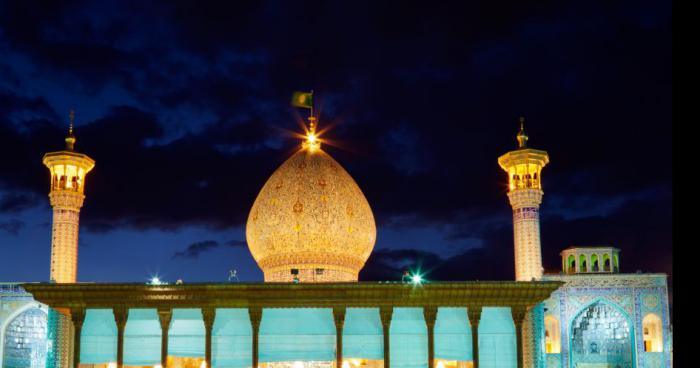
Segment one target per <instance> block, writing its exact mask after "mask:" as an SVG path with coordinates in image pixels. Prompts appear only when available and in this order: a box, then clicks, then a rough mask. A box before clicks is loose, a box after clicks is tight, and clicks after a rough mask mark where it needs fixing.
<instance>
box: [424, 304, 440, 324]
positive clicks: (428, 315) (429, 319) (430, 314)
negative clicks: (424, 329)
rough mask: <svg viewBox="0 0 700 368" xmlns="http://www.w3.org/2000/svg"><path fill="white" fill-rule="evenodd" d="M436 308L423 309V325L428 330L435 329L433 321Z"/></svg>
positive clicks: (435, 318)
mask: <svg viewBox="0 0 700 368" xmlns="http://www.w3.org/2000/svg"><path fill="white" fill-rule="evenodd" d="M437 312H438V307H433V306H428V307H423V318H425V324H426V325H428V327H429V328H432V327H435V321H436V320H437Z"/></svg>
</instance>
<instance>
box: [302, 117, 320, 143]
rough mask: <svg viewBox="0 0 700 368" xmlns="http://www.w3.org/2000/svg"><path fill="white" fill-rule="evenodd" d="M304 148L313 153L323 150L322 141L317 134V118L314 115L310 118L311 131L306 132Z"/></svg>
mask: <svg viewBox="0 0 700 368" xmlns="http://www.w3.org/2000/svg"><path fill="white" fill-rule="evenodd" d="M302 146H303V147H304V148H307V149H308V150H309V151H311V152H313V151H315V150H317V149H319V148H321V141H320V140H319V139H318V135H317V134H316V118H315V117H314V116H313V115H311V116H309V129H308V130H307V131H306V140H305V141H304V143H303V144H302Z"/></svg>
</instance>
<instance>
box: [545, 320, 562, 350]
mask: <svg viewBox="0 0 700 368" xmlns="http://www.w3.org/2000/svg"><path fill="white" fill-rule="evenodd" d="M544 343H545V345H544V346H545V353H547V354H559V353H561V328H560V327H559V320H558V319H557V318H556V317H554V316H552V315H548V316H546V317H544Z"/></svg>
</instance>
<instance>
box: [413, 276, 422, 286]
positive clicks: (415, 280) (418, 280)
mask: <svg viewBox="0 0 700 368" xmlns="http://www.w3.org/2000/svg"><path fill="white" fill-rule="evenodd" d="M411 282H412V283H414V284H420V283H422V282H423V276H421V275H419V274H415V275H413V276H411Z"/></svg>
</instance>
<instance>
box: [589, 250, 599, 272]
mask: <svg viewBox="0 0 700 368" xmlns="http://www.w3.org/2000/svg"><path fill="white" fill-rule="evenodd" d="M591 271H593V272H598V271H600V269H599V268H598V255H596V254H594V255H592V256H591Z"/></svg>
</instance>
